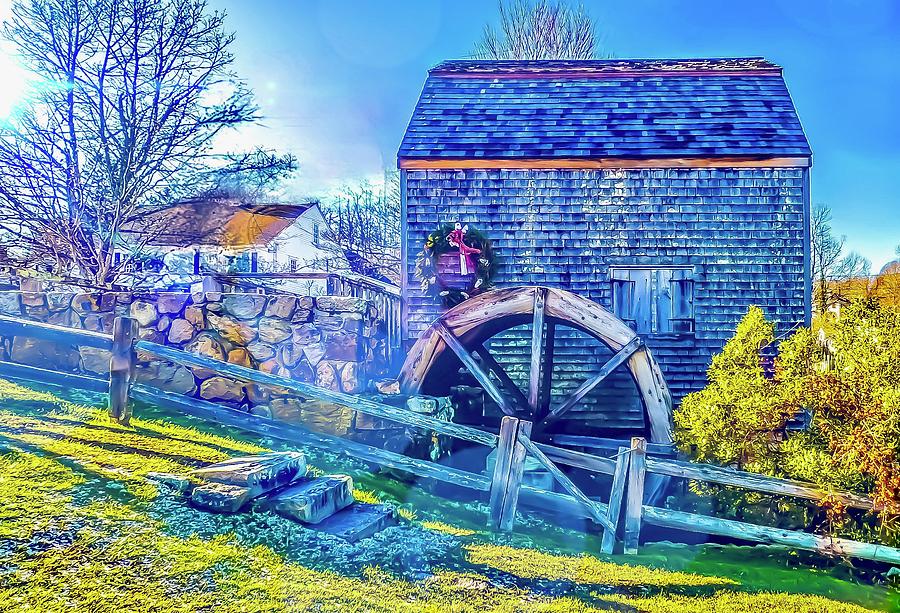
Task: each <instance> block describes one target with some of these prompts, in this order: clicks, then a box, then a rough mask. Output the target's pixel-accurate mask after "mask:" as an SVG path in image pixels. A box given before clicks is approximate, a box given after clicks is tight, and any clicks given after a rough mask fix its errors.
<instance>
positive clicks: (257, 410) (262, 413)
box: [250, 405, 272, 419]
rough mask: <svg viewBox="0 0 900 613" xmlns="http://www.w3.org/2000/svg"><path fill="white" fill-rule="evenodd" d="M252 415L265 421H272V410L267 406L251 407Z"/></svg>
mask: <svg viewBox="0 0 900 613" xmlns="http://www.w3.org/2000/svg"><path fill="white" fill-rule="evenodd" d="M250 414H251V415H256V416H257V417H262V418H264V419H272V410H271V409H270V408H269V407H267V406H265V405H259V406H255V407H250Z"/></svg>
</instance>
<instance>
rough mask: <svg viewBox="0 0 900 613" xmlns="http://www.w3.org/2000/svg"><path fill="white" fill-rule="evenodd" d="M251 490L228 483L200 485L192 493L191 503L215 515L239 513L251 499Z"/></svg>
mask: <svg viewBox="0 0 900 613" xmlns="http://www.w3.org/2000/svg"><path fill="white" fill-rule="evenodd" d="M251 497H252V496H251V492H250V488H248V487H241V486H239V485H228V484H226V483H206V484H203V485H198V486H197V487H195V488H194V490H193V491H192V492H191V503H192V504H193V505H194V506H197V507H199V508H201V509H204V510H206V511H212V512H214V513H237V512H238V511H240V510H241V507H243V506H244V505H245V504H247V501H249V500H250V499H251Z"/></svg>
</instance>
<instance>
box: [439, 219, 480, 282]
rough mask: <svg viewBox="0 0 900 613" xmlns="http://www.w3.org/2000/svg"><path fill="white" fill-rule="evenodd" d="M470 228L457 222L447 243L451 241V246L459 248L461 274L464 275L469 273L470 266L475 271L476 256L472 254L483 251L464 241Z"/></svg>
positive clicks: (448, 236)
mask: <svg viewBox="0 0 900 613" xmlns="http://www.w3.org/2000/svg"><path fill="white" fill-rule="evenodd" d="M468 230H469V226H463V225H461V224H459V223H457V224H456V226H455V227H454V229H453V231H452V232H450V234H448V235H447V243H449V244H450V246H451V247H456V248H457V249H459V274H461V275H463V276H465V275H467V274H469V269H470V268H471V269H472V272H474V271H475V258H473V257H472V256H473V255H478V254H479V253H481V249H476V248H475V247H469V246H468V245H466V244H465V243H464V242H463V239H465V237H466V232H467V231H468Z"/></svg>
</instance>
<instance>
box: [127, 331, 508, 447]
mask: <svg viewBox="0 0 900 613" xmlns="http://www.w3.org/2000/svg"><path fill="white" fill-rule="evenodd" d="M135 347H137V348H138V349H139V350H141V351H146V352H148V353H152V354H154V355H157V356H159V357H161V358H164V359H166V360H170V361H172V362H177V363H180V364H186V365H189V366H199V367H200V368H206V369H209V370H213V371H215V372H219V373H222V374H225V375H230V376H232V377H235V378H237V379H241V380H243V381H252V382H254V383H259V384H261V385H271V386H273V387H280V388H284V389H289V390H292V391H295V392H298V393H299V394H300V395H301V396H304V397H307V398H315V399H316V400H322V401H324V402H333V403H334V404H338V405H341V406H345V407H347V408H349V409H353V410H354V411H359V412H360V413H365V414H366V415H373V416H375V417H381V418H382V419H387V420H390V421H394V422H397V423H401V424H406V425H408V426H412V427H413V428H420V429H423V430H431V431H434V432H437V433H438V434H444V435H446V436H452V437H454V438H459V439H462V440H465V441H471V442H473V443H478V444H480V445H486V446H488V447H494V446H496V444H497V435H496V434H493V433H491V432H485V431H484V430H479V429H478V428H473V427H471V426H464V425H462V424H454V423H453V422H449V421H444V420H443V419H437V418H435V417H431V416H429V415H424V414H422V413H415V412H413V411H410V410H408V409H401V408H399V407H392V406H390V405H387V404H381V403H379V402H374V401H372V400H367V399H365V398H360V397H359V396H353V395H351V394H344V393H342V392H335V391H332V390H327V389H324V388H321V387H316V386H315V385H311V384H309V383H303V382H302V381H298V380H296V379H288V378H287V377H280V376H278V375H272V374H269V373H265V372H262V371H260V370H256V369H253V368H246V367H244V366H238V365H237V364H231V363H228V362H222V361H221V360H214V359H213V358H209V357H206V356H203V355H197V354H195V353H189V352H187V351H182V350H180V349H173V348H172V347H166V346H164V345H159V344H157V343H151V342H150V341H138V342H137V343H135Z"/></svg>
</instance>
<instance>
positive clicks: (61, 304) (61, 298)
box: [47, 292, 72, 311]
mask: <svg viewBox="0 0 900 613" xmlns="http://www.w3.org/2000/svg"><path fill="white" fill-rule="evenodd" d="M71 305H72V294H64V293H62V292H51V293H48V294H47V308H49V309H50V310H51V311H63V310H66V309H68V308H69V307H70V306H71Z"/></svg>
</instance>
